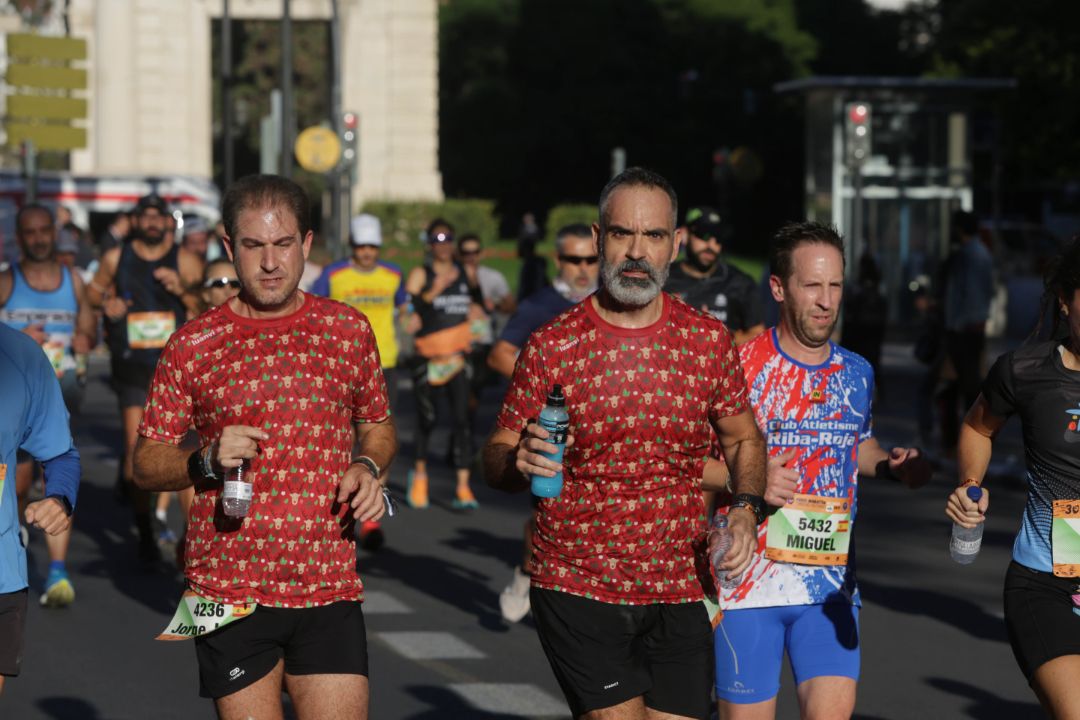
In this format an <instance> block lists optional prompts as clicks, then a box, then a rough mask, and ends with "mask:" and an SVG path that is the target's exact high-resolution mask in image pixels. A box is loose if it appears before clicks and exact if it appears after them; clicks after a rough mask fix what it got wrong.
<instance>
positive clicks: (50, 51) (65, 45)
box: [7, 33, 86, 60]
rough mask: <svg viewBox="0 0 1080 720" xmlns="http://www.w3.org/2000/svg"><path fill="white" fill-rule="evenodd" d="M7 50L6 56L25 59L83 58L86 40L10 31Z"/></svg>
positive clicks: (84, 56) (84, 57)
mask: <svg viewBox="0 0 1080 720" xmlns="http://www.w3.org/2000/svg"><path fill="white" fill-rule="evenodd" d="M7 51H8V57H12V58H22V59H25V60H85V59H86V40H84V39H82V38H72V37H50V36H46V35H34V34H32V33H10V34H9V35H8V36H7Z"/></svg>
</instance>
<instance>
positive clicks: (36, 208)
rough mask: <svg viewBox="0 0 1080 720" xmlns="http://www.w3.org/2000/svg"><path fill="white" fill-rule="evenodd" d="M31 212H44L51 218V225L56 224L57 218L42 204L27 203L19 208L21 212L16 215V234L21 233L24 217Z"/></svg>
mask: <svg viewBox="0 0 1080 720" xmlns="http://www.w3.org/2000/svg"><path fill="white" fill-rule="evenodd" d="M31 212H43V213H45V214H46V215H48V216H49V224H50V225H55V224H56V216H55V215H53V211H52V210H50V209H49V208H48V207H46V206H45V205H42V204H41V203H27V204H26V205H23V206H22V207H21V208H19V212H17V213H15V232H19V228H20V227H21V225H22V219H23V215H26V214H27V213H31Z"/></svg>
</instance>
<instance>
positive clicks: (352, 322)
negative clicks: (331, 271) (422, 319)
mask: <svg viewBox="0 0 1080 720" xmlns="http://www.w3.org/2000/svg"><path fill="white" fill-rule="evenodd" d="M389 415H390V412H389V407H388V404H387V395H386V383H385V381H384V380H383V375H382V371H381V370H380V365H379V352H378V350H377V348H376V346H375V336H374V334H373V333H372V330H371V326H370V325H369V324H368V322H367V320H366V319H365V318H364V316H363V315H362V314H360V313H359V312H357V311H356V310H353V309H352V308H350V307H348V306H347V305H343V304H341V303H339V302H335V301H333V300H327V299H325V298H320V297H316V296H314V295H305V296H304V304H303V306H302V307H301V308H300V309H299V310H297V311H296V312H295V313H292V314H290V315H287V316H285V317H280V318H273V319H269V320H253V319H250V318H244V317H240V316H239V315H237V314H236V313H235V312H233V310H232V309H231V308H229V303H225V304H223V305H221V306H220V307H217V308H214V309H213V310H209V311H208V312H206V313H204V314H203V315H201V316H199V317H198V318H196V319H195V320H192V321H190V322H188V323H186V324H185V325H184V326H183V327H182V328H181V329H180V330H178V331H177V332H176V333H175V334H174V335H173V336H172V337H171V338H170V339H169V344H168V345H167V346H166V348H165V350H164V352H163V353H162V355H161V359H160V360H159V361H158V366H157V370H156V372H155V374H154V381H153V384H152V386H151V388H150V396H149V398H148V401H147V408H146V414H145V415H144V417H143V421H142V425H140V427H139V434H140V435H142V436H143V437H146V438H149V439H151V440H157V441H159V442H165V443H170V444H173V445H179V444H180V442H181V441H182V440H183V438H184V435H185V434H186V433H187V431H188V429H189V428H190V427H191V426H192V425H194V427H195V429H196V430H197V431H198V433H199V438H200V442H201V443H202V444H206V443H209V442H210V441H212V440H216V439H217V438H218V437H220V435H221V431H222V429H223V428H224V427H225V426H227V425H249V426H253V427H258V428H260V429H262V430H264V431H265V432H266V433H268V434H269V435H270V439H269V440H268V441H266V442H263V443H261V446H260V449H261V452H260V454H259V455H258V456H257V457H255V458H254V459H253V460H252V461H251V466H250V468H249V469H248V470H247V471H246V472H247V475H248V477H250V478H251V479H252V482H253V484H254V487H253V495H252V501H251V509H250V511H249V512H248V515H247V517H245V518H244V519H243V522H242V523H240V524H239V527H238V528H236V527H230V526H226V525H224V524H221V525H220V526H218V525H216V524H215V518H216V516H217V515H218V514H219V510H218V506H219V503H218V497H219V495H220V485H219V486H217V487H213V488H209V489H206V490H200V491H198V492H196V493H195V500H194V503H193V504H192V506H191V516H190V519H189V523H188V531H187V552H186V555H185V557H186V566H185V570H184V574H185V575H186V577H187V580H188V583H189V585H190V586H191V589H193V590H194V591H196V592H198V593H200V594H202V595H204V596H205V597H207V598H209V599H211V600H214V601H216V602H232V603H241V602H243V603H251V602H254V603H258V604H260V605H269V606H274V607H311V606H316V605H326V604H329V603H332V602H337V601H339V600H359V599H361V598H362V597H363V585H362V584H361V582H360V577H359V575H358V574H357V572H356V548H355V545H354V540H353V534H352V533H350V532H342V525H341V523H342V518H343V517H346V513H345V510H344V509H342V508H338V507H336V506H335V500H336V497H337V491H338V483H339V481H340V480H341V477H342V475H343V474H344V472H345V470H346V469H347V468H348V466H349V462H350V458H351V452H352V446H353V439H354V429H353V424H354V423H367V422H381V421H383V420H385V419H386V418H387V417H388V416H389ZM335 510H336V512H335ZM217 519H218V520H220V518H217Z"/></svg>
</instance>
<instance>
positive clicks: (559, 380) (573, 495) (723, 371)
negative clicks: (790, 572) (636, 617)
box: [497, 294, 747, 605]
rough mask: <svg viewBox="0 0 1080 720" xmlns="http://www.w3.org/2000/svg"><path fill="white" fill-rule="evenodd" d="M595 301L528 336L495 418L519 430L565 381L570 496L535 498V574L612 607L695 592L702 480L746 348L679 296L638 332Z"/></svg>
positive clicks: (736, 402)
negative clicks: (605, 314) (607, 315)
mask: <svg viewBox="0 0 1080 720" xmlns="http://www.w3.org/2000/svg"><path fill="white" fill-rule="evenodd" d="M594 302H595V297H593V298H589V299H587V300H585V301H584V302H581V303H579V304H578V305H575V306H574V307H573V308H571V309H570V310H567V311H566V312H565V313H563V314H562V315H560V316H559V317H557V318H556V319H555V320H553V321H552V322H550V323H549V324H547V325H545V326H544V327H542V328H541V329H539V330H537V331H536V332H535V333H533V335H532V336H531V337H530V338H529V341H528V342H527V343H526V344H525V348H524V349H523V350H522V352H521V356H520V357H519V359H518V362H517V366H516V367H515V368H514V375H513V379H512V380H511V381H510V388H509V390H508V391H507V393H506V400H505V402H504V405H503V409H502V412H501V413H500V415H499V417H498V420H497V423H498V425H499V427H502V428H505V429H507V430H511V431H513V432H516V433H523V432H524V431H525V426H526V424H527V423H528V419H529V418H535V417H536V416H537V415H538V414H539V413H540V410H541V408H542V407H543V406H544V401H545V398H546V397H547V394H548V392H549V391H550V390H551V386H552V385H555V384H560V385H562V386H563V391H564V392H565V394H566V406H567V412H568V413H569V415H570V433H571V434H572V435H573V436H574V444H573V445H572V446H570V447H568V448H567V449H566V453H565V455H564V457H563V468H564V471H563V489H562V493H561V494H560V495H559V496H558V497H556V498H549V499H543V500H541V501H540V504H539V512H538V513H537V522H536V532H535V535H534V541H535V546H536V555H535V567H534V571H533V574H532V582H533V584H534V585H535V586H537V587H541V588H545V589H549V590H556V591H560V592H566V593H570V594H572V595H579V596H583V597H587V598H591V599H595V600H599V601H602V602H608V603H622V604H628V605H644V604H652V603H678V602H691V601H695V600H700V599H701V598H702V595H703V593H702V583H703V582H707V580H704V578H706V577H707V572H708V570H707V569H706V567H705V565H704V562H703V553H702V545H703V542H704V537H705V532H706V530H707V526H706V515H705V508H704V503H703V499H702V492H701V476H702V471H703V469H704V467H705V460H706V458H707V457H708V455H709V450H710V441H711V437H712V434H713V426H714V424H715V423H716V422H717V421H719V420H720V419H721V418H723V417H726V416H729V415H735V414H738V413H740V412H744V411H746V410H747V404H746V387H745V383H744V380H743V373H742V370H741V367H740V365H739V357H738V354H737V353H736V352H735V349H734V344H733V343H732V341H731V335H730V334H729V333H728V331H727V329H726V328H725V327H724V325H723V323H721V322H720V321H719V320H716V319H714V318H712V317H710V316H708V315H706V314H704V313H702V312H699V311H697V310H694V309H693V308H691V307H690V306H688V305H686V304H685V303H684V302H682V301H681V300H679V299H678V298H676V297H674V296H672V295H667V294H664V296H663V302H664V307H663V311H662V313H661V316H660V319H659V320H657V321H656V322H655V323H653V324H652V325H650V326H648V327H644V328H638V329H628V328H621V327H616V326H614V325H612V324H610V323H608V322H606V321H605V320H603V319H602V318H601V317H600V315H599V314H598V313H597V311H596V308H595V307H594Z"/></svg>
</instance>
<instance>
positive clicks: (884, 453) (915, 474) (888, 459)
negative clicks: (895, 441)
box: [858, 437, 932, 488]
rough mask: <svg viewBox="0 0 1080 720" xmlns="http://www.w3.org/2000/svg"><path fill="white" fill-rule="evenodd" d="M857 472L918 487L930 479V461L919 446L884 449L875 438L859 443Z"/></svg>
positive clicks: (910, 486)
mask: <svg viewBox="0 0 1080 720" xmlns="http://www.w3.org/2000/svg"><path fill="white" fill-rule="evenodd" d="M858 455H859V474H860V475H868V476H871V477H879V478H886V479H891V480H896V481H898V482H902V483H904V485H906V486H908V487H909V488H918V487H922V486H923V485H925V484H926V483H927V482H928V481H929V480H930V474H931V472H932V470H931V467H930V462H929V461H928V460H927V459H926V457H925V456H924V455H923V454H922V451H921V450H919V448H914V447H912V448H902V447H894V448H893V449H892V450H885V449H884V448H883V447H881V445H880V444H878V441H877V438H873V437H871V438H867V439H866V440H863V441H862V442H861V443H859V450H858Z"/></svg>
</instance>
